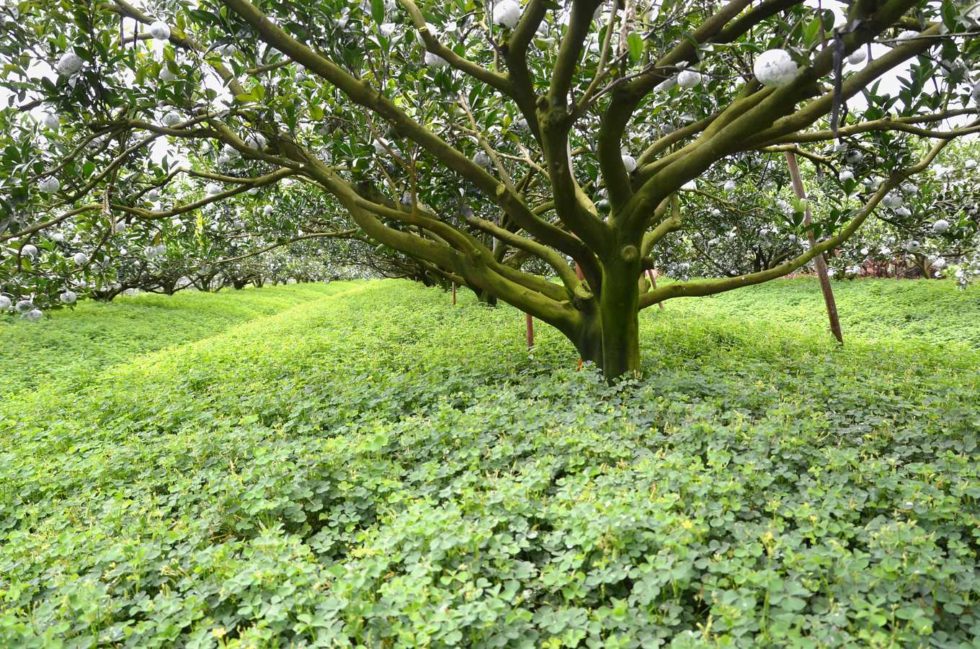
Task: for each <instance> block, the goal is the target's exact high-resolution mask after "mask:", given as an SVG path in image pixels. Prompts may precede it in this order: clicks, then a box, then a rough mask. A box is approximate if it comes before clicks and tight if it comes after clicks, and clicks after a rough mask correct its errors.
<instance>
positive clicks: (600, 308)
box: [569, 246, 640, 381]
mask: <svg viewBox="0 0 980 649" xmlns="http://www.w3.org/2000/svg"><path fill="white" fill-rule="evenodd" d="M635 251H636V248H635V247H633V246H626V247H625V248H624V249H623V252H622V253H620V254H618V255H616V256H615V257H613V258H611V259H607V260H604V261H603V262H602V291H601V293H600V296H599V298H598V299H597V300H596V301H595V302H594V303H593V304H592V305H591V306H592V308H591V309H586V310H584V311H583V318H582V321H581V324H580V326H579V327H578V329H577V330H576V331H575V332H574V334H573V335H572V336H569V337H570V338H571V339H572V342H573V343H574V344H575V347H576V349H578V352H579V354H580V355H581V357H582V360H583V361H591V362H593V363H595V364H596V365H597V366H598V367H599V368H600V369H601V370H602V373H603V376H605V377H606V378H607V379H609V380H610V381H612V380H614V379H617V378H620V377H623V376H635V375H637V374H639V372H640V327H639V308H638V307H639V293H640V291H639V284H638V282H637V279H636V278H637V277H638V276H639V274H640V263H639V258H638V255H637V254H633V253H634V252H635Z"/></svg>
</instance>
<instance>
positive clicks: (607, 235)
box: [0, 0, 980, 377]
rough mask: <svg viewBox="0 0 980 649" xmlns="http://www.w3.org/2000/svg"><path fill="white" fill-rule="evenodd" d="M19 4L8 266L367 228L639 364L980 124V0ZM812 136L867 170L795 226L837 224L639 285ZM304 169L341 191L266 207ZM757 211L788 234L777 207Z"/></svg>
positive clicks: (3, 205)
mask: <svg viewBox="0 0 980 649" xmlns="http://www.w3.org/2000/svg"><path fill="white" fill-rule="evenodd" d="M0 21H2V25H0V29H2V30H3V33H5V34H7V35H8V36H6V37H5V38H4V40H3V41H2V44H0V61H2V63H3V66H4V67H3V70H4V71H3V73H2V76H0V85H2V87H4V88H5V89H6V90H7V92H8V101H7V103H8V106H7V107H6V108H4V109H3V110H2V111H0V131H3V133H4V135H3V136H2V137H3V138H4V142H3V157H2V163H0V169H2V174H0V245H2V246H3V247H4V249H3V250H2V251H0V255H2V256H0V268H2V273H3V276H4V277H11V278H15V277H24V273H25V272H26V271H29V270H31V269H34V268H44V269H50V270H51V272H48V271H47V270H46V271H45V272H40V273H39V272H35V273H34V274H33V275H31V279H30V280H29V281H19V282H17V281H16V280H9V282H10V285H11V286H15V285H16V290H17V292H19V293H20V295H18V296H15V297H23V298H25V299H26V296H27V295H38V294H45V295H51V294H53V293H52V291H54V290H55V289H54V288H53V287H55V285H56V284H57V283H58V282H59V281H60V282H63V281H64V278H65V277H66V276H69V275H71V274H72V273H73V272H76V271H77V269H79V268H89V267H91V265H92V264H95V263H101V262H103V261H105V260H106V259H109V258H110V257H112V258H119V257H125V256H126V255H125V254H124V253H122V252H121V250H120V248H128V249H130V251H131V249H132V246H121V245H119V244H118V243H114V242H116V241H117V240H118V237H120V236H121V235H122V234H123V231H124V230H127V229H128V230H129V231H130V232H131V233H132V232H134V231H135V232H139V233H140V237H139V238H140V241H141V242H142V243H143V244H144V245H143V246H137V248H138V249H143V250H144V253H145V252H146V251H148V250H149V246H161V245H163V246H165V247H164V250H167V249H169V247H170V246H172V245H175V244H173V243H172V242H173V241H174V240H175V237H178V238H179V236H180V233H181V232H183V234H184V236H185V237H189V238H191V239H194V237H195V234H194V233H197V235H196V237H197V240H198V241H203V237H202V236H201V233H202V232H206V231H208V229H209V228H213V229H217V230H222V229H224V230H227V229H231V230H236V231H237V230H241V231H243V232H247V233H248V234H249V235H250V236H251V237H252V238H251V239H249V244H248V245H249V246H250V247H249V250H250V251H254V250H258V249H262V248H266V247H269V246H275V245H280V244H281V243H283V242H286V241H289V240H292V239H295V238H296V237H301V236H302V237H308V238H317V237H326V238H333V237H355V236H356V237H363V238H369V239H370V240H372V241H375V242H378V243H380V244H383V245H385V246H388V247H390V248H392V249H394V250H397V251H400V252H401V253H404V254H406V255H408V256H410V257H411V258H413V259H415V260H417V262H418V263H419V264H420V265H421V267H422V268H424V269H426V270H427V271H429V272H432V273H434V274H437V275H438V276H440V277H443V278H446V279H447V280H450V281H453V282H457V283H459V284H462V285H467V286H470V287H472V288H473V289H474V290H476V291H477V292H479V293H481V294H484V295H487V296H490V297H493V298H499V299H502V300H504V301H506V302H508V303H510V304H513V305H515V306H517V307H519V308H520V309H522V310H524V311H526V312H527V313H529V314H531V315H533V316H534V317H537V318H539V319H541V320H543V321H545V322H547V323H549V324H551V325H553V326H555V327H557V328H558V329H559V330H560V331H562V333H564V334H565V335H566V336H567V337H568V338H569V339H570V340H571V341H572V342H573V343H574V344H575V346H576V347H577V348H578V350H579V352H580V354H581V356H582V358H583V359H585V360H587V361H594V362H595V363H597V364H598V365H600V366H601V367H602V368H603V370H604V372H605V373H606V375H607V376H609V377H614V376H618V375H621V374H623V373H626V372H632V371H636V370H637V369H638V367H639V344H638V325H637V314H638V312H639V311H640V310H641V309H644V308H648V307H650V306H653V305H656V304H659V303H662V302H664V301H665V300H668V299H671V298H676V297H687V296H703V295H711V294H714V293H718V292H722V291H727V290H731V289H735V288H739V287H743V286H748V285H752V284H758V283H761V282H765V281H768V280H771V279H774V278H777V277H780V276H784V275H786V274H789V273H791V272H793V271H795V270H797V269H800V268H802V267H803V266H805V265H806V264H807V263H809V262H810V261H811V260H813V259H814V258H815V257H817V256H818V255H822V254H823V253H826V252H828V251H831V250H833V249H835V248H837V247H838V246H840V245H841V244H842V243H843V242H845V241H846V240H847V239H848V238H850V237H852V236H854V235H855V233H856V232H858V230H859V228H861V227H862V225H863V224H864V223H865V222H866V221H868V219H869V217H871V216H872V215H873V214H875V213H876V212H879V213H880V212H882V211H883V210H884V209H892V208H893V207H894V205H896V203H895V201H896V200H901V198H900V196H901V193H902V189H901V188H902V185H903V183H907V182H909V181H910V179H912V178H913V177H914V176H915V175H916V174H918V173H921V172H923V171H925V170H926V169H928V168H929V166H930V165H932V164H934V163H935V162H936V161H937V160H938V159H939V157H940V155H941V153H942V150H943V149H944V148H945V147H946V146H947V145H948V144H949V143H950V142H951V141H953V140H954V139H956V138H958V137H961V136H968V135H971V134H974V133H976V132H977V131H980V121H978V119H977V114H978V107H977V105H978V103H980V72H978V60H980V56H978V53H980V46H978V41H977V39H976V35H977V33H978V27H980V12H978V10H977V8H976V6H975V5H974V6H969V5H961V4H958V3H954V2H952V1H951V0H946V1H945V2H914V1H912V0H856V1H854V2H850V3H847V4H842V3H836V2H831V1H830V0H828V1H827V2H819V1H817V2H809V1H808V2H803V1H800V0H761V1H760V0H756V1H752V0H729V1H728V2H715V1H710V0H700V1H684V0H654V1H653V2H647V1H636V0H620V1H617V2H612V3H610V2H600V1H599V0H571V1H570V2H551V1H545V0H530V1H529V2H526V3H521V2H518V1H517V0H498V1H497V2H487V3H474V2H472V1H471V0H455V1H454V2H449V3H443V2H416V1H415V0H398V2H397V3H395V2H390V1H386V0H370V1H365V2H362V3H352V2H343V1H339V0H336V1H330V0H328V1H321V0H315V1H314V0H261V1H260V0H252V1H250V0H220V1H219V0H201V1H199V2H196V3H186V2H177V1H176V0H143V1H142V2H136V1H135V0H99V1H95V0H91V1H87V2H80V1H73V0H21V1H13V2H10V1H8V2H6V3H4V5H3V8H2V9H0ZM787 152H791V153H794V154H796V155H798V156H799V157H800V158H801V159H803V160H807V161H809V162H811V163H812V164H814V165H816V166H817V167H819V168H821V173H822V174H825V175H826V176H829V177H831V180H828V183H830V182H831V181H832V183H833V187H836V188H837V189H839V191H836V192H835V191H826V192H824V193H823V195H824V197H823V199H822V201H821V203H820V209H819V210H817V211H815V212H814V214H813V223H812V224H810V225H807V226H804V225H803V224H802V223H796V224H795V225H794V226H793V227H795V228H796V231H795V232H796V233H795V234H794V235H793V236H795V237H801V238H802V239H806V238H807V235H808V234H811V235H813V241H814V244H813V245H800V246H797V247H791V248H789V249H787V250H786V251H785V254H781V255H780V256H779V259H778V263H765V264H761V265H758V266H756V267H752V268H741V267H739V268H735V274H734V275H733V274H732V273H730V272H727V269H719V270H724V271H725V272H719V273H718V276H717V277H703V278H698V279H680V280H679V281H674V282H670V283H663V284H661V285H660V286H659V287H657V288H652V287H650V286H649V285H648V284H643V283H641V282H639V281H638V280H639V278H640V275H641V273H642V272H643V270H644V269H647V268H652V267H654V266H655V265H656V264H657V263H658V262H657V260H658V258H659V257H670V255H675V256H676V247H675V248H674V249H673V250H674V252H672V253H669V252H668V250H670V248H669V246H671V245H672V244H673V243H676V238H677V236H678V233H679V232H681V231H683V230H684V229H687V230H691V229H693V230H694V231H696V232H702V231H704V230H705V229H706V228H708V227H713V226H709V225H707V223H709V221H710V217H711V216H712V215H711V212H710V211H708V212H706V211H705V210H699V209H698V208H697V200H698V198H699V197H700V196H702V195H703V193H704V192H706V191H707V192H708V193H709V194H715V195H717V194H720V193H721V192H724V191H726V190H725V185H726V184H727V182H728V181H729V180H733V179H734V177H735V176H738V177H739V178H751V179H759V176H758V175H757V174H755V173H754V172H753V171H752V170H753V169H754V168H758V166H759V164H760V160H762V159H764V158H766V157H773V156H775V157H777V158H779V157H781V156H784V155H785V154H786V153H787ZM826 176H825V177H826ZM288 182H292V183H299V184H301V185H299V186H302V187H308V188H310V190H311V191H315V192H318V193H320V194H322V195H323V197H325V198H328V199H329V200H328V201H326V203H327V206H326V207H325V208H324V209H317V210H309V211H305V212H302V211H301V212H299V214H300V216H299V217H298V218H300V220H301V221H304V222H302V223H300V222H295V223H289V224H286V225H283V224H282V223H281V222H279V221H277V220H276V219H275V213H272V214H266V213H265V210H264V209H261V208H259V207H256V208H254V209H250V210H249V208H247V207H246V208H242V205H245V206H248V205H253V204H254V205H256V206H258V205H261V201H262V200H265V201H267V202H269V201H273V202H274V201H275V200H277V199H276V197H278V196H281V195H283V194H282V193H281V190H278V189H275V188H276V187H277V186H281V185H282V184H283V183H288ZM859 184H860V187H861V190H860V191H855V189H856V188H857V187H858V185H859ZM828 187H831V185H830V184H828ZM229 202H230V203H231V204H233V205H237V206H238V207H237V209H246V210H247V211H249V214H251V215H253V216H254V217H258V218H243V219H240V224H238V225H236V223H237V221H236V216H235V215H234V214H232V213H229V212H227V211H222V210H221V209H218V208H213V207H212V206H214V205H219V204H222V203H229ZM741 207H742V208H744V209H745V210H747V211H750V212H751V213H752V218H753V222H758V223H760V230H759V233H760V236H766V234H767V233H763V232H762V229H761V228H764V227H767V225H766V221H767V220H770V219H769V216H767V215H769V214H770V212H772V210H768V209H763V208H758V207H756V206H754V205H753V204H752V203H751V202H747V203H746V204H745V205H742V206H741ZM804 207H805V206H804V205H803V204H802V202H801V201H797V202H795V204H790V205H789V209H788V210H776V211H775V212H776V213H773V214H771V215H770V216H771V217H772V219H771V223H776V222H777V220H778V219H780V218H781V217H780V216H779V214H778V213H779V212H781V211H782V212H787V211H788V212H790V213H791V214H800V213H802V212H803V211H804ZM705 214H707V216H705ZM262 216H265V217H269V218H267V219H266V225H264V226H263V225H262V223H263V220H262V218H261V217H262ZM910 216H911V215H910ZM903 218H905V217H903ZM929 218H932V217H931V216H929V215H926V214H922V213H920V214H919V215H918V221H916V222H915V223H914V224H913V225H914V227H929V228H935V227H936V225H935V223H933V222H932V221H926V219H929ZM964 218H967V219H969V218H975V214H974V215H972V216H971V215H967V216H966V217H964ZM192 219H193V223H191V220H192ZM791 220H792V219H791ZM269 221H272V222H273V223H272V224H271V228H272V230H273V231H275V232H273V233H272V234H271V236H270V234H269V232H268V231H265V232H264V234H263V230H262V228H263V227H266V228H268V227H270V224H269V223H268V222H269ZM947 225H949V226H950V228H961V227H962V228H967V227H968V226H967V224H966V222H965V221H964V223H962V224H961V223H959V222H957V223H954V224H950V223H947ZM941 227H942V226H940V228H941ZM66 230H69V231H70V233H71V237H72V238H70V239H69V244H71V245H68V246H65V245H61V244H63V242H58V241H56V240H51V239H48V238H47V237H48V236H49V233H62V234H63V233H64V232H65V231H66ZM276 230H277V231H276ZM300 231H302V233H303V234H299V232H300ZM964 231H965V230H964ZM974 231H975V228H974ZM802 239H801V240H802ZM72 246H74V247H72ZM83 248H84V250H83ZM156 251H157V253H159V252H160V249H159V248H156ZM150 252H152V251H150ZM79 255H80V256H79ZM151 256H152V255H151ZM225 256H227V255H221V257H222V258H223V257H225ZM678 263H683V262H678ZM59 278H60V279H59ZM556 278H557V281H555V280H556ZM4 281H5V282H7V281H8V280H4ZM45 282H47V284H45ZM8 292H12V291H9V290H8Z"/></svg>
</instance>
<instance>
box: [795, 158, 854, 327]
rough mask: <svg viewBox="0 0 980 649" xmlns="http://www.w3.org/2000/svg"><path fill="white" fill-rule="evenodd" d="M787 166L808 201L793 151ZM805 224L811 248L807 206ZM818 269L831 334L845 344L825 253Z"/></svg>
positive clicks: (798, 191) (812, 239)
mask: <svg viewBox="0 0 980 649" xmlns="http://www.w3.org/2000/svg"><path fill="white" fill-rule="evenodd" d="M786 166H787V167H789V175H790V178H792V179H793V191H794V192H796V196H797V197H798V198H799V199H800V200H806V190H805V189H804V188H803V178H802V177H801V176H800V167H799V165H798V164H797V163H796V154H795V153H793V152H792V151H787V152H786ZM803 223H804V225H806V226H807V231H806V235H807V239H808V240H809V242H810V247H811V248H812V247H813V246H815V245H817V238H816V237H815V236H814V234H813V229H812V228H810V225H811V224H812V223H813V219H812V217H811V215H810V206H809V205H807V207H806V211H804V212H803ZM813 262H814V265H815V266H816V267H817V277H818V278H820V290H821V291H823V301H824V303H825V304H826V305H827V317H828V318H829V319H830V332H831V333H832V334H834V338H836V339H837V342H839V343H841V344H844V334H843V333H842V332H841V328H840V317H839V316H838V315H837V302H836V300H834V289H833V288H831V286H830V274H829V273H828V272H827V259H826V258H825V257H824V255H823V253H821V254H819V255H817V256H816V257H814V259H813Z"/></svg>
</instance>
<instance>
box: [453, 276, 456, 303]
mask: <svg viewBox="0 0 980 649" xmlns="http://www.w3.org/2000/svg"><path fill="white" fill-rule="evenodd" d="M453 304H454V305H455V304H456V282H453Z"/></svg>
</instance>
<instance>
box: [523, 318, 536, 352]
mask: <svg viewBox="0 0 980 649" xmlns="http://www.w3.org/2000/svg"><path fill="white" fill-rule="evenodd" d="M524 324H525V326H526V327H527V348H528V349H531V348H532V347H534V318H532V317H531V314H530V313H525V314H524Z"/></svg>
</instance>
